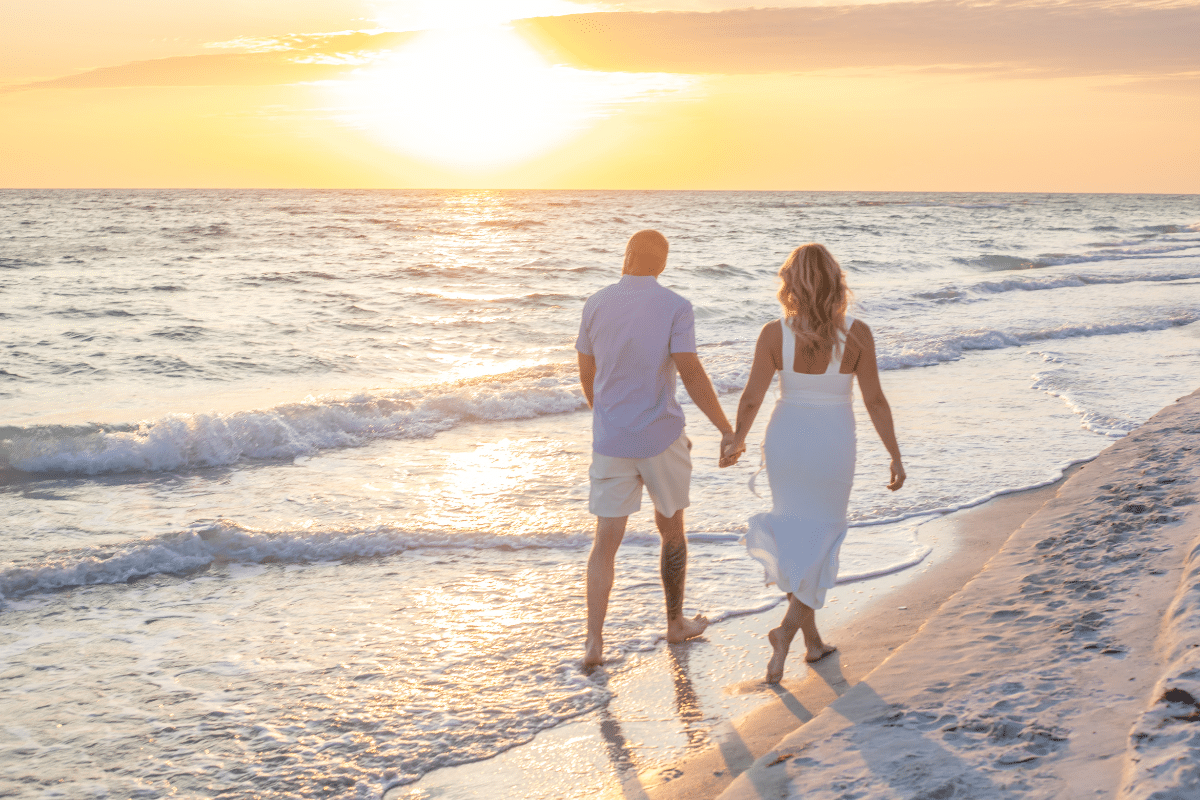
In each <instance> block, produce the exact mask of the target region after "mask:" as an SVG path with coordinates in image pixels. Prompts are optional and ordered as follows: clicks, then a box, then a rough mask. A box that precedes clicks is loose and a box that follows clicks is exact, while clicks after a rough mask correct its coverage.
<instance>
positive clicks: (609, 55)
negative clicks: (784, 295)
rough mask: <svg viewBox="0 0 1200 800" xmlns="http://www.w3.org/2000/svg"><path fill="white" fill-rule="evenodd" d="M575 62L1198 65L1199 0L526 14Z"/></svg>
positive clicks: (704, 69)
mask: <svg viewBox="0 0 1200 800" xmlns="http://www.w3.org/2000/svg"><path fill="white" fill-rule="evenodd" d="M517 25H518V27H519V29H520V30H522V31H523V32H524V33H525V34H526V35H528V36H529V37H530V38H532V39H533V40H535V41H536V42H538V43H539V45H540V46H541V47H542V48H543V49H544V51H545V52H547V53H549V54H551V55H552V56H553V57H555V58H557V59H559V60H561V61H563V62H566V63H570V64H572V65H574V66H579V67H587V68H589V69H598V70H606V71H619V72H676V73H724V74H738V73H742V74H745V73H765V72H807V71H817V70H830V69H846V68H885V67H887V68H895V67H901V68H913V69H925V68H931V67H937V68H964V67H967V68H975V69H988V70H997V71H1006V72H1017V73H1021V72H1026V73H1030V72H1032V73H1036V74H1047V73H1053V74H1058V75H1113V74H1120V75H1129V74H1162V73H1182V72H1193V71H1196V70H1198V69H1200V46H1198V45H1197V42H1200V4H1197V3H1195V2H1186V3H1136V4H1134V3H1101V2H1074V3H1070V2H1067V3H1053V4H1051V3H1026V2H1005V3H987V4H983V3H971V2H956V1H955V0H931V2H921V3H910V2H892V3H881V4H870V5H854V6H820V7H807V8H774V9H740V10H732V11H720V12H714V13H695V12H657V13H644V12H616V13H604V14H576V15H570V16H560V17H543V18H537V19H529V20H522V21H520V22H518V23H517Z"/></svg>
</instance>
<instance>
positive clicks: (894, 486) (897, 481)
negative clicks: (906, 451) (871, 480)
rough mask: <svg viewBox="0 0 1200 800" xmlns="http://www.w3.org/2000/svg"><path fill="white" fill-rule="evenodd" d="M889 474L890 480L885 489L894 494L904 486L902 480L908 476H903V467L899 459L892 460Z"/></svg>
mask: <svg viewBox="0 0 1200 800" xmlns="http://www.w3.org/2000/svg"><path fill="white" fill-rule="evenodd" d="M891 472H892V480H891V482H890V483H888V485H887V487H888V488H889V489H891V490H892V491H893V492H895V491H897V490H899V489H900V487H901V486H903V485H904V479H905V478H907V477H908V476H907V475H905V474H904V465H903V464H901V463H900V459H898V458H893V459H892V466H891Z"/></svg>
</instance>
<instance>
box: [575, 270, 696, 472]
mask: <svg viewBox="0 0 1200 800" xmlns="http://www.w3.org/2000/svg"><path fill="white" fill-rule="evenodd" d="M575 349H576V350H578V351H579V352H581V353H583V354H584V355H589V356H592V357H594V358H595V359H596V379H595V381H594V382H593V384H592V390H593V403H592V409H593V410H592V449H593V450H595V451H596V452H597V453H600V454H601V455H606V456H612V457H615V458H650V457H651V456H656V455H658V454H659V453H661V452H663V451H664V450H666V449H667V448H668V447H670V446H671V444H672V443H673V442H674V441H675V440H676V439H678V438H679V435H680V434H681V433H683V425H684V419H683V409H682V408H680V407H679V401H678V400H676V399H675V376H676V374H677V373H676V370H675V362H674V361H672V360H671V354H672V353H694V352H696V318H695V314H694V313H693V312H692V304H691V303H689V302H688V301H687V300H686V299H684V298H683V297H681V296H680V295H678V294H676V293H675V292H672V291H671V290H670V289H667V288H666V287H663V286H660V285H659V283H658V280H657V279H655V278H652V277H649V276H641V275H622V276H621V280H620V281H619V282H617V283H614V284H613V285H611V286H606V287H604V288H603V289H601V290H600V291H598V292H596V293H595V294H594V295H592V296H591V297H589V298H588V300H587V302H586V303H585V304H584V306H583V320H582V321H581V322H580V325H579V338H578V339H576V340H575Z"/></svg>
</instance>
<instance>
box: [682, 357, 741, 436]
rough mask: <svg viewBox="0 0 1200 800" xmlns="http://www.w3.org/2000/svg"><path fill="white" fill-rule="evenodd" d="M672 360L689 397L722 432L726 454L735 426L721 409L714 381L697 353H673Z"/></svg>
mask: <svg viewBox="0 0 1200 800" xmlns="http://www.w3.org/2000/svg"><path fill="white" fill-rule="evenodd" d="M671 360H673V361H674V362H675V368H676V369H678V370H679V379H680V380H682V381H683V388H685V389H687V393H688V396H689V397H691V398H692V402H693V403H695V404H696V408H698V409H700V410H701V411H703V412H704V416H706V417H708V419H709V421H710V422H712V424H713V425H716V426H717V430H719V431H720V432H721V450H722V452H724V449H725V446H726V445H728V444H730V443H731V442H732V441H733V426H732V425H730V424H729V418H728V417H726V416H725V409H723V408H721V403H720V402H719V401H718V400H717V392H716V390H715V389H713V385H712V381H710V380H709V379H708V373H707V372H705V371H704V365H702V364H701V363H700V358H699V357H698V356H697V355H696V354H695V353H671Z"/></svg>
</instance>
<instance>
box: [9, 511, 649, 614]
mask: <svg viewBox="0 0 1200 800" xmlns="http://www.w3.org/2000/svg"><path fill="white" fill-rule="evenodd" d="M645 538H646V539H647V541H650V539H651V538H654V539H655V540H656V539H657V537H651V536H650V535H647V536H646V537H645ZM591 539H592V537H591V534H590V533H585V532H579V533H573V534H557V535H550V534H543V535H525V536H521V535H501V534H473V535H466V534H463V533H461V532H455V533H451V532H422V531H408V530H402V529H399V528H394V527H391V526H387V525H381V526H378V527H374V528H368V529H363V530H353V529H352V530H311V529H306V530H299V531H261V530H254V529H251V528H246V527H243V526H241V525H238V524H237V523H235V522H232V521H230V520H219V521H217V522H214V523H208V524H202V525H195V526H192V527H191V528H188V529H186V530H182V531H175V532H172V533H168V534H163V535H161V536H154V537H149V538H146V539H139V540H137V541H133V542H126V543H123V544H119V545H113V546H109V547H88V548H81V549H78V550H68V551H65V552H62V551H59V552H56V553H54V554H52V555H51V557H49V558H47V559H46V560H44V561H42V562H41V563H39V564H36V565H32V566H16V567H11V568H9V569H7V570H4V571H2V572H0V598H10V599H11V598H16V597H22V596H24V595H28V594H33V593H37V592H48V591H56V590H59V589H70V588H76V587H80V586H97V585H104V584H116V583H128V582H129V581H133V580H137V579H139V578H145V577H148V576H150V575H186V574H188V573H193V572H196V571H197V570H201V569H204V568H205V567H208V566H211V565H213V564H224V563H234V562H237V563H251V564H264V563H272V564H304V563H310V562H317V561H344V560H347V559H356V558H380V557H384V556H391V555H396V554H399V553H403V552H405V551H407V550H414V549H417V548H427V547H446V548H457V549H488V548H500V547H502V548H506V549H510V550H519V549H525V548H534V547H557V548H581V547H586V546H588V545H589V544H590V543H591Z"/></svg>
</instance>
